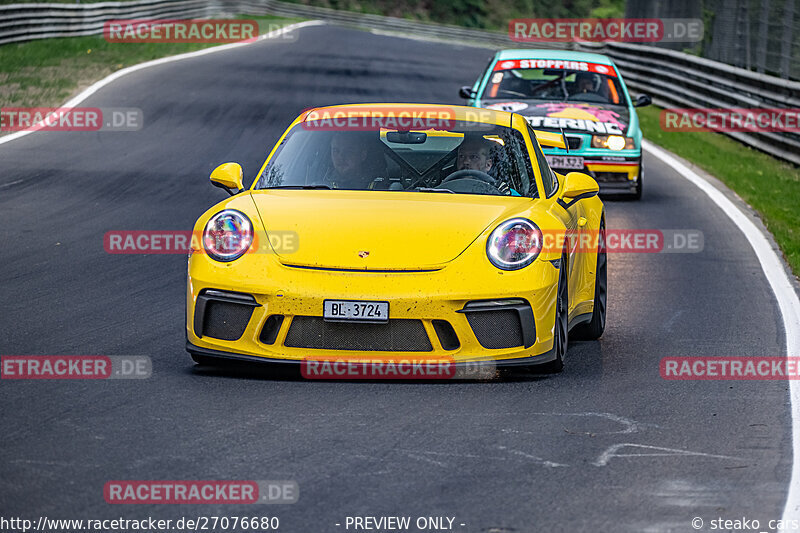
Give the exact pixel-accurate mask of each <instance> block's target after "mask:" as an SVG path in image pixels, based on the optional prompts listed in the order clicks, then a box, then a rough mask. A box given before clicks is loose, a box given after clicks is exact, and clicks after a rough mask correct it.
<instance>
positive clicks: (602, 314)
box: [572, 220, 608, 341]
mask: <svg viewBox="0 0 800 533" xmlns="http://www.w3.org/2000/svg"><path fill="white" fill-rule="evenodd" d="M605 230H606V223H605V220H602V221H601V222H600V242H601V243H603V244H601V246H602V247H603V248H602V249H598V250H597V270H595V272H596V274H595V282H594V309H593V310H592V319H591V320H590V321H589V322H587V323H586V324H581V325H579V326H576V327H575V328H574V329H573V330H572V337H573V338H574V339H577V340H582V341H593V340H596V339H599V338H600V336H601V335H602V334H603V330H605V329H606V303H607V301H608V258H607V256H606V250H605V244H604V243H605Z"/></svg>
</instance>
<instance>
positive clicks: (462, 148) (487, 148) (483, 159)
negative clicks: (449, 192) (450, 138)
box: [456, 135, 511, 194]
mask: <svg viewBox="0 0 800 533" xmlns="http://www.w3.org/2000/svg"><path fill="white" fill-rule="evenodd" d="M496 148H497V146H496V145H495V143H493V142H492V141H489V140H486V139H485V138H484V137H483V136H481V135H465V136H464V140H463V141H462V142H461V144H460V145H459V146H458V153H457V154H456V169H457V170H479V171H481V172H485V173H487V174H488V173H489V171H490V170H491V169H492V167H493V166H494V156H493V151H494V150H495V149H496ZM492 177H494V178H495V179H496V180H497V181H496V183H495V187H497V189H498V190H499V191H500V192H501V193H502V194H511V190H510V188H509V186H508V184H507V183H506V182H505V181H503V180H501V179H500V178H499V177H497V176H492Z"/></svg>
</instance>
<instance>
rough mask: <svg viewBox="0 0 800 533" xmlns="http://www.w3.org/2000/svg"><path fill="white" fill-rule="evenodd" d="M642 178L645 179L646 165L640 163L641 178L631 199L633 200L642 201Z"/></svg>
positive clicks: (637, 181)
mask: <svg viewBox="0 0 800 533" xmlns="http://www.w3.org/2000/svg"><path fill="white" fill-rule="evenodd" d="M642 178H644V164H642V163H641V162H640V163H639V178H638V179H637V180H636V189H635V190H634V191H633V195H632V196H631V198H632V199H633V200H641V199H642Z"/></svg>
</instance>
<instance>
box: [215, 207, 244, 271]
mask: <svg viewBox="0 0 800 533" xmlns="http://www.w3.org/2000/svg"><path fill="white" fill-rule="evenodd" d="M252 243H253V224H252V223H251V222H250V219H249V218H247V215H245V214H244V213H242V212H241V211H236V210H234V209H225V210H224V211H220V212H219V213H217V214H216V215H214V216H213V217H211V218H210V219H209V221H208V223H207V224H206V227H205V229H204V230H203V248H205V250H206V253H208V255H209V257H211V258H212V259H214V260H216V261H223V262H228V261H233V260H234V259H238V258H240V257H241V256H242V255H244V253H245V252H247V250H248V249H249V248H250V245H251V244H252Z"/></svg>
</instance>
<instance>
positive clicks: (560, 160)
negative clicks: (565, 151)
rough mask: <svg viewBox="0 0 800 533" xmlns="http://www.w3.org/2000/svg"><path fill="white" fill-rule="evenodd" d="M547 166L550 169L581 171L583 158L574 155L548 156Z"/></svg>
mask: <svg viewBox="0 0 800 533" xmlns="http://www.w3.org/2000/svg"><path fill="white" fill-rule="evenodd" d="M545 157H547V164H548V165H550V167H551V168H568V169H570V170H583V158H582V157H578V156H574V155H548V156H545Z"/></svg>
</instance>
